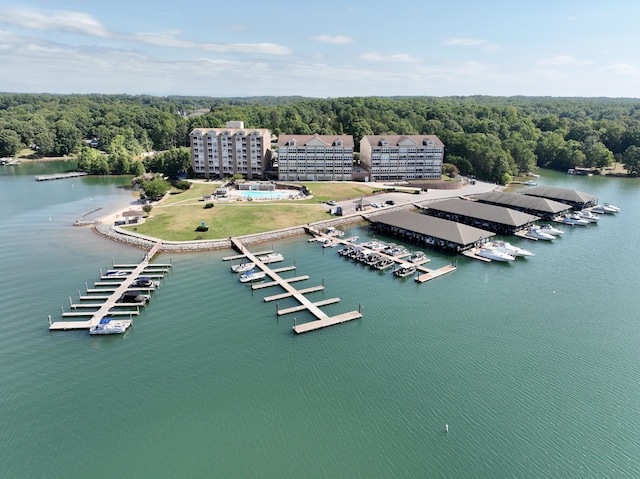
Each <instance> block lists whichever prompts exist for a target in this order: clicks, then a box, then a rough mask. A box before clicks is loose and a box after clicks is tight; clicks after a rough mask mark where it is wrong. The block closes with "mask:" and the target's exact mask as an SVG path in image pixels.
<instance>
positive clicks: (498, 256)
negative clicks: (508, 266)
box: [476, 246, 516, 261]
mask: <svg viewBox="0 0 640 479" xmlns="http://www.w3.org/2000/svg"><path fill="white" fill-rule="evenodd" d="M476 256H480V257H481V258H486V259H490V260H493V261H513V260H515V259H516V258H515V257H514V256H511V255H510V254H507V253H503V252H501V251H498V250H496V249H494V248H491V247H490V246H483V247H482V248H480V249H479V250H478V251H476Z"/></svg>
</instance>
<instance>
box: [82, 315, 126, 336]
mask: <svg viewBox="0 0 640 479" xmlns="http://www.w3.org/2000/svg"><path fill="white" fill-rule="evenodd" d="M130 325H131V321H114V320H113V319H111V318H109V317H106V318H102V319H101V320H100V322H99V323H98V324H96V325H95V326H91V327H90V328H89V334H122V333H124V332H125V331H126V330H127V328H128V327H129V326H130Z"/></svg>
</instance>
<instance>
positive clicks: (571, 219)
mask: <svg viewBox="0 0 640 479" xmlns="http://www.w3.org/2000/svg"><path fill="white" fill-rule="evenodd" d="M560 222H561V223H564V224H565V225H576V226H585V225H588V224H589V221H587V220H585V219H584V218H581V217H580V215H577V214H575V213H574V214H568V215H564V216H563V217H562V218H560Z"/></svg>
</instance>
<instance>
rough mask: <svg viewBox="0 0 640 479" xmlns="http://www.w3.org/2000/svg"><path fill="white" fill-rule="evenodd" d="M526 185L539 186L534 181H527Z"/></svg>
mask: <svg viewBox="0 0 640 479" xmlns="http://www.w3.org/2000/svg"><path fill="white" fill-rule="evenodd" d="M524 184H525V185H526V186H538V183H536V182H535V181H533V180H528V181H525V182H524Z"/></svg>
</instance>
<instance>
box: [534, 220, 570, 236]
mask: <svg viewBox="0 0 640 479" xmlns="http://www.w3.org/2000/svg"><path fill="white" fill-rule="evenodd" d="M538 229H539V230H540V231H544V232H545V233H549V234H550V235H563V234H564V231H562V230H559V229H558V228H555V227H554V226H553V225H550V224H549V223H547V224H544V225H540V226H538Z"/></svg>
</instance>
